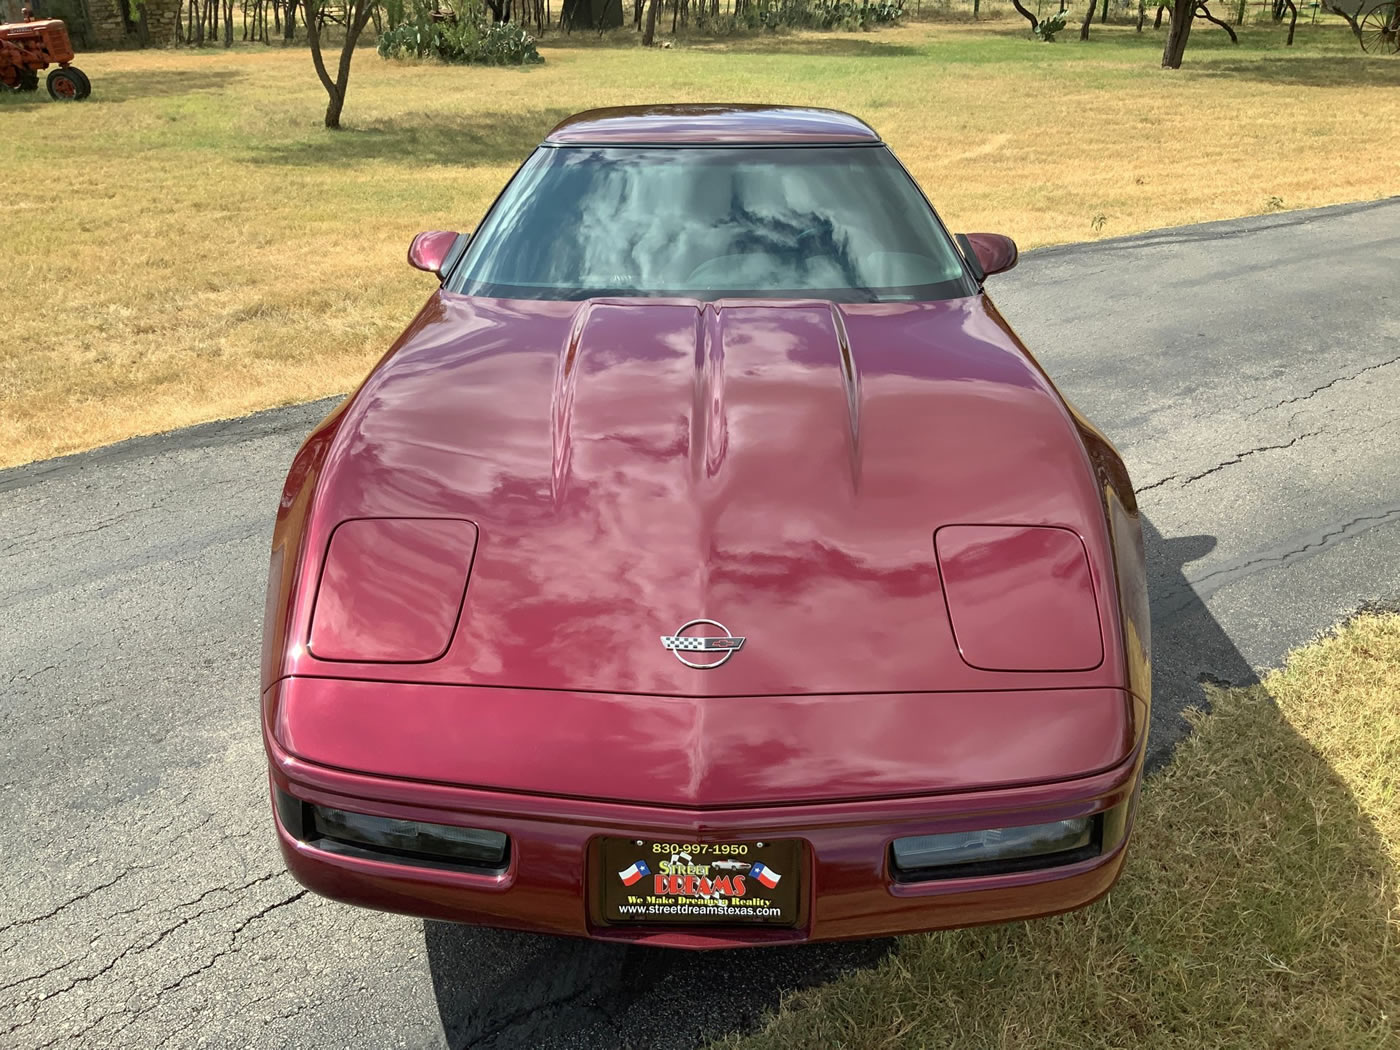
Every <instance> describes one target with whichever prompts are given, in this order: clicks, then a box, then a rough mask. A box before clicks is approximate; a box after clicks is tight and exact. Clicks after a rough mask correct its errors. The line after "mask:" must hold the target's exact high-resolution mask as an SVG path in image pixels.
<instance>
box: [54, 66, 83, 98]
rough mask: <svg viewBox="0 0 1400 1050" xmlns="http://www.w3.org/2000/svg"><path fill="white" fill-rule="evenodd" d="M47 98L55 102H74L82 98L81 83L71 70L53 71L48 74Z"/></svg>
mask: <svg viewBox="0 0 1400 1050" xmlns="http://www.w3.org/2000/svg"><path fill="white" fill-rule="evenodd" d="M48 88H49V98H51V99H53V100H54V101H55V102H76V101H77V100H78V99H80V98H82V97H83V82H82V81H81V80H79V79H78V78H77V77H75V76H74V75H73V71H72V70H71V69H55V70H52V71H51V72H50V73H49V79H48Z"/></svg>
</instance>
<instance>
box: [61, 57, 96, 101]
mask: <svg viewBox="0 0 1400 1050" xmlns="http://www.w3.org/2000/svg"><path fill="white" fill-rule="evenodd" d="M63 68H64V69H66V70H68V72H70V73H72V74H73V75H74V76H75V77H77V78H78V80H80V81H81V82H82V85H83V90H82V93H81V94H79V95H78V100H79V101H82V100H83V99H85V98H87V97H88V96H89V95H91V94H92V81H91V80H89V79H88V77H87V74H86V73H84V72H83V71H82V70H81V69H79V68H78V67H77V66H64V67H63Z"/></svg>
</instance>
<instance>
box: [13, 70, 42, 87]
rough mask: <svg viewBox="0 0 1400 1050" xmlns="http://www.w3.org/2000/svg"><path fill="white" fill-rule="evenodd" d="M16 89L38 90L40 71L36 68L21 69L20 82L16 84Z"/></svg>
mask: <svg viewBox="0 0 1400 1050" xmlns="http://www.w3.org/2000/svg"><path fill="white" fill-rule="evenodd" d="M15 90H16V91H38V90H39V71H38V70H36V69H21V70H20V71H19V83H18V84H16V85H15Z"/></svg>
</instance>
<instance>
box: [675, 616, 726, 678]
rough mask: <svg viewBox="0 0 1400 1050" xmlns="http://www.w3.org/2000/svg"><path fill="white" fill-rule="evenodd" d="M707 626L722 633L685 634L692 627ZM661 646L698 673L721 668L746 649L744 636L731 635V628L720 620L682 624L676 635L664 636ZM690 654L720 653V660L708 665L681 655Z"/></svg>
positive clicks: (694, 621)
mask: <svg viewBox="0 0 1400 1050" xmlns="http://www.w3.org/2000/svg"><path fill="white" fill-rule="evenodd" d="M700 624H706V625H708V626H710V627H716V628H718V629H719V631H720V633H719V634H718V635H714V634H694V635H687V634H686V633H685V632H686V631H688V630H690V629H691V628H692V627H697V626H699V625H700ZM661 645H662V647H663V648H665V649H667V650H668V651H670V652H671V653H673V654H675V657H676V659H677V660H679V661H680V662H681V663H683V664H685V665H686V666H687V667H693V668H695V669H696V670H697V671H710V670H713V669H714V668H716V667H721V666H723V665H724V664H725V663H727V662H728V661H729V658H730V657H731V656H733V655H734V654H735V653H736V652H738V651H739V650H740V649H742V648H743V647H744V638H743V636H742V635H740V636H737V637H736V636H734V635H731V634H730V633H729V628H728V627H726V626H724V624H722V623H720V622H719V621H718V620H705V619H700V620H691V621H690V622H689V623H684V624H681V627H680V630H678V631H677V632H676V633H675V634H663V635H662V636H661ZM683 652H688V653H720V654H721V655H720V657H719V659H718V660H711V661H709V662H708V663H707V662H704V661H698V660H687V659H686V658H685V657H684V656H682V655H681V653H683Z"/></svg>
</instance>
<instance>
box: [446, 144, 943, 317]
mask: <svg viewBox="0 0 1400 1050" xmlns="http://www.w3.org/2000/svg"><path fill="white" fill-rule="evenodd" d="M449 287H450V288H451V290H453V291H458V292H462V293H464V294H467V295H484V296H494V297H501V298H530V299H578V298H586V297H589V296H597V295H651V296H656V295H686V296H696V297H701V298H717V297H720V296H745V297H754V296H814V297H821V298H833V299H840V300H845V301H849V300H855V301H884V300H901V301H903V300H911V299H945V298H951V297H954V296H959V295H965V294H967V291H968V289H967V287H966V285H965V280H964V276H963V270H962V266H961V263H960V262H959V259H958V257H957V255H956V254H955V250H954V248H953V246H952V244H951V242H950V241H949V239H948V236H947V234H946V233H945V232H944V231H943V229H942V227H941V226H940V225H939V223H938V222H937V220H936V219H935V217H934V215H933V212H932V210H931V209H930V208H929V207H928V204H927V203H926V202H925V201H924V199H923V197H922V196H921V195H920V194H919V192H918V190H917V189H916V188H915V186H914V184H913V183H912V182H911V181H910V179H909V177H908V176H907V175H906V174H905V173H904V171H903V169H901V168H900V167H899V165H898V164H897V163H896V162H895V160H894V158H893V157H892V156H891V155H890V154H889V152H888V151H887V150H885V149H884V148H883V147H869V146H832V147H804V148H742V149H712V148H640V149H639V148H598V147H567V148H548V147H546V148H541V149H540V150H537V151H536V153H535V155H534V156H533V157H531V158H530V160H529V161H527V162H526V164H525V167H524V168H523V169H522V170H521V172H520V174H519V175H518V176H517V177H516V179H515V180H514V182H512V184H511V186H510V188H509V189H508V190H507V191H506V193H505V195H504V196H503V197H502V199H501V201H500V202H499V203H498V204H497V205H496V207H495V208H494V209H493V210H492V211H491V213H490V215H489V216H488V217H487V218H486V220H485V221H484V222H483V224H482V227H481V229H480V230H479V231H478V233H477V235H476V237H475V239H474V240H473V242H472V245H471V247H470V249H469V250H468V252H467V254H466V256H465V257H464V259H463V261H462V264H461V265H460V266H459V267H458V268H457V270H456V272H455V273H454V274H453V275H452V279H451V281H450V282H449Z"/></svg>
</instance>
